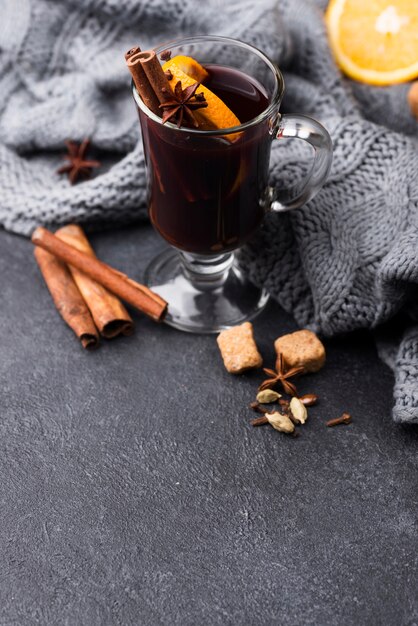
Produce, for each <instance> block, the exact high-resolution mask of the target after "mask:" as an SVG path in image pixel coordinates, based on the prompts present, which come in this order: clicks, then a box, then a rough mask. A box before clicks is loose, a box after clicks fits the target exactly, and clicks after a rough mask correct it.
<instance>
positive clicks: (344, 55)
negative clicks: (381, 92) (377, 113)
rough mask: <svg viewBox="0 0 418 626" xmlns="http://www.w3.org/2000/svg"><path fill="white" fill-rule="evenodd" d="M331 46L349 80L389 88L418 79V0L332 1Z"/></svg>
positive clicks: (328, 15) (328, 17)
mask: <svg viewBox="0 0 418 626" xmlns="http://www.w3.org/2000/svg"><path fill="white" fill-rule="evenodd" d="M326 23H327V27H328V34H329V40H330V45H331V48H332V51H333V53H334V56H335V58H336V61H337V63H338V64H339V65H340V67H341V68H342V70H343V71H344V72H345V73H346V74H347V75H348V76H350V77H351V78H354V79H356V80H359V81H362V82H365V83H371V84H373V85H390V84H393V83H400V82H404V81H408V80H411V79H413V78H415V77H416V76H418V2H417V0H370V2H365V1H364V0H330V3H329V5H328V9H327V12H326Z"/></svg>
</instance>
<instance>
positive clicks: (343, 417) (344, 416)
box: [326, 413, 351, 426]
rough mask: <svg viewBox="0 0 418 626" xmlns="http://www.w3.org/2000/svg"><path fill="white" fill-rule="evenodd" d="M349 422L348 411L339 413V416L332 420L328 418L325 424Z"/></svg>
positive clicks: (335, 424)
mask: <svg viewBox="0 0 418 626" xmlns="http://www.w3.org/2000/svg"><path fill="white" fill-rule="evenodd" d="M350 422H351V415H350V413H343V414H342V415H341V417H336V418H335V419H333V420H329V422H327V423H326V425H327V426H338V425H339V424H350Z"/></svg>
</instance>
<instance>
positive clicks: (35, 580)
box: [0, 227, 418, 626]
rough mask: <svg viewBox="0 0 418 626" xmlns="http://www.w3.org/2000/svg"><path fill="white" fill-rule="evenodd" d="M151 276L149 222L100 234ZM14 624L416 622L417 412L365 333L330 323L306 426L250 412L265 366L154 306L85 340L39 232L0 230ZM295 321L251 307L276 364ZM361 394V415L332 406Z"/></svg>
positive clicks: (6, 604) (119, 259)
mask: <svg viewBox="0 0 418 626" xmlns="http://www.w3.org/2000/svg"><path fill="white" fill-rule="evenodd" d="M92 242H93V244H94V246H95V248H96V251H97V253H98V254H99V256H100V257H101V258H103V259H104V260H106V261H107V262H109V263H111V264H113V265H115V266H117V267H118V268H120V269H121V270H124V271H127V272H128V273H129V274H130V275H131V276H133V277H134V278H139V279H140V278H141V273H142V270H143V268H144V266H145V264H146V262H147V261H148V260H149V259H150V258H151V256H152V255H153V254H154V253H155V252H156V251H157V250H158V249H160V248H161V247H162V245H163V244H162V243H161V242H160V241H159V240H157V238H156V235H154V234H153V232H152V231H151V228H150V227H141V228H137V229H135V228H131V229H129V230H124V231H119V232H116V233H110V232H108V233H102V234H101V235H96V236H94V237H92ZM0 294H1V315H0V355H1V358H0V399H1V419H0V429H1V432H0V465H1V476H0V498H1V505H0V516H1V520H0V543H1V557H0V558H1V571H0V622H1V624H2V625H3V624H22V625H25V624H38V623H39V624H54V625H58V624H71V625H72V624H74V625H75V624H77V625H78V624H81V625H84V624H85V625H89V626H90V625H93V626H94V625H96V624H152V625H153V624H167V625H168V624H170V625H171V624H182V625H183V624H184V625H188V624H190V625H192V624H193V625H194V624H242V625H244V624H245V625H247V624H284V625H292V626H293V625H294V626H300V625H302V624H314V625H321V626H326V625H328V624H330V625H334V624H338V625H343V624H347V625H351V624H352V625H356V626H358V625H359V624H368V625H369V624H370V625H374V624H390V625H392V624H393V625H408V626H412V625H415V624H417V623H418V600H417V593H416V590H417V585H418V576H417V570H418V566H417V547H418V539H417V511H418V495H417V466H418V457H417V454H416V447H417V440H418V429H417V428H416V427H401V426H396V425H395V424H393V423H392V421H391V419H390V408H391V402H392V398H391V391H392V385H393V379H392V374H391V373H390V371H389V370H388V369H386V367H385V366H384V365H383V364H382V363H381V362H380V361H379V360H378V359H377V357H376V355H375V350H374V347H373V344H372V341H371V339H370V338H369V336H368V335H366V334H359V335H356V336H354V337H348V338H346V339H341V340H334V341H329V342H328V343H327V346H328V363H327V366H326V368H325V369H324V370H323V371H322V372H320V373H319V374H317V375H315V376H314V377H310V378H305V379H304V380H303V382H302V383H301V385H300V389H301V390H302V391H304V392H308V391H316V392H317V393H318V394H319V395H320V397H321V403H320V405H318V407H315V408H314V409H312V410H311V417H310V420H309V422H308V424H307V425H306V427H305V428H304V429H303V431H302V436H301V437H300V438H299V439H297V440H293V439H290V438H286V437H284V436H281V435H280V434H279V433H276V432H275V431H273V430H271V429H268V428H267V427H265V428H258V429H253V428H252V427H251V426H250V425H249V419H250V417H251V415H250V411H249V410H247V409H246V404H247V402H248V401H250V400H252V399H253V396H254V391H255V389H256V386H257V382H258V380H259V375H258V374H250V375H245V376H241V377H235V378H234V377H231V376H230V375H228V374H227V373H226V372H225V371H224V369H223V366H222V364H221V361H220V357H219V354H218V349H217V346H216V342H215V339H214V337H208V336H191V335H187V334H182V333H180V332H178V331H174V330H172V329H170V328H168V327H165V326H157V325H155V324H153V323H152V322H150V321H148V320H146V319H144V318H142V317H140V316H139V315H138V316H137V317H136V319H137V332H136V334H135V336H133V337H130V338H124V339H120V340H115V341H114V342H111V343H105V344H103V345H102V347H101V348H100V350H98V351H96V352H94V353H85V352H83V351H82V350H81V348H80V347H79V345H78V344H77V341H76V339H75V338H74V336H73V335H72V333H71V331H70V330H68V329H67V327H66V326H65V325H64V324H63V322H62V321H61V320H60V318H59V317H58V314H57V313H56V311H55V309H54V307H53V305H52V303H51V300H50V298H49V296H48V294H47V292H46V289H45V286H44V284H43V282H42V280H41V278H40V275H39V273H38V270H37V267H36V266H35V263H34V261H33V256H32V246H31V244H30V243H29V242H28V241H27V240H24V239H20V238H18V237H16V236H13V235H10V234H6V233H4V232H0ZM293 329H294V323H293V321H292V320H291V319H290V318H289V317H287V316H286V315H285V314H284V313H283V312H282V311H281V310H280V309H279V307H278V306H276V305H270V306H269V308H268V309H267V310H266V311H265V312H264V313H263V314H262V316H260V317H259V318H258V320H257V321H256V323H255V332H256V337H257V340H258V342H259V345H260V347H261V350H262V352H263V354H264V355H265V357H266V364H267V365H268V364H272V363H273V348H272V344H273V340H274V339H275V337H276V336H277V335H279V334H281V333H283V332H286V331H289V330H293ZM344 410H348V411H350V412H351V413H352V414H353V416H354V422H353V424H352V425H351V426H349V427H347V428H345V427H340V428H335V429H327V428H325V426H324V421H325V420H326V419H329V418H331V417H335V416H337V415H339V414H340V413H341V412H342V411H344Z"/></svg>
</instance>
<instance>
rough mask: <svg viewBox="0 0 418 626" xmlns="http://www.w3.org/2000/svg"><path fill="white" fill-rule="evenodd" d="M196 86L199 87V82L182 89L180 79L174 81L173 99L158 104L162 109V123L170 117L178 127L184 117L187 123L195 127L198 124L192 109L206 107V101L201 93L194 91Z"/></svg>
mask: <svg viewBox="0 0 418 626" xmlns="http://www.w3.org/2000/svg"><path fill="white" fill-rule="evenodd" d="M198 87H200V83H194V85H190V86H189V87H186V89H182V86H181V81H180V80H179V81H178V82H177V83H176V86H175V87H174V97H173V99H172V100H168V101H167V102H164V104H160V108H161V109H163V124H165V123H166V122H168V121H169V120H171V119H176V121H177V127H178V128H180V126H181V125H182V123H183V118H186V120H187V121H188V122H189V124H191V125H192V126H194V127H195V128H197V127H198V126H199V122H198V121H197V119H196V117H195V115H194V114H193V111H195V110H196V109H202V108H205V107H207V106H208V103H207V102H206V101H205V96H204V94H203V93H198V94H197V93H196V89H198Z"/></svg>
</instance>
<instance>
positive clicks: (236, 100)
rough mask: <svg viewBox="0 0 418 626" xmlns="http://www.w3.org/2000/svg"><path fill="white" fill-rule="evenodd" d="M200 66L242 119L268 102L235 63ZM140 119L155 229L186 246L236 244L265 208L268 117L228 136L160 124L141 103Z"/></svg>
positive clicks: (209, 249) (214, 248)
mask: <svg viewBox="0 0 418 626" xmlns="http://www.w3.org/2000/svg"><path fill="white" fill-rule="evenodd" d="M205 67H206V69H207V70H208V72H209V75H210V76H209V79H208V80H207V81H206V82H205V85H206V86H207V87H208V88H209V89H210V90H211V91H213V92H214V93H215V94H216V95H218V96H219V97H220V98H221V99H222V100H223V101H224V103H225V104H226V105H227V106H228V107H229V108H230V109H231V110H232V111H233V112H234V113H235V114H236V115H237V116H238V118H239V119H240V121H241V123H242V124H244V123H245V122H248V121H250V120H252V119H254V118H255V117H257V116H258V115H260V113H262V112H263V111H264V110H265V109H266V108H267V106H268V104H269V100H268V97H267V94H266V92H265V91H264V89H263V87H262V86H261V85H260V84H259V83H258V82H257V81H256V80H255V79H253V78H251V77H250V76H247V75H246V74H244V73H243V72H241V71H239V70H236V69H231V68H227V67H223V66H219V65H206V66H205ZM140 120H141V126H142V135H143V141H144V144H145V154H146V158H147V167H148V168H149V176H148V185H149V189H148V198H149V214H150V218H151V222H152V223H153V225H154V226H155V228H156V229H157V230H158V232H159V233H160V234H161V235H162V236H163V237H164V239H166V240H167V241H168V242H169V243H170V244H172V245H173V246H175V247H176V248H179V249H181V250H184V251H186V252H193V253H197V254H204V255H208V254H219V253H222V252H226V251H230V250H234V249H236V248H238V247H240V246H241V245H242V244H243V243H244V242H245V241H246V240H247V239H248V238H249V237H250V236H251V235H252V234H253V232H254V231H255V230H256V229H257V227H258V226H259V224H260V222H261V220H262V218H263V215H264V204H263V198H264V196H265V190H266V187H267V178H268V165H269V157H270V146H271V135H270V134H269V126H268V120H265V121H263V122H262V123H258V124H255V125H254V126H250V127H249V128H247V129H245V130H244V131H241V133H239V134H236V135H233V136H229V138H228V136H222V135H221V134H219V135H217V136H211V135H208V134H207V133H204V132H202V133H193V132H190V133H189V132H187V129H184V128H182V129H181V130H177V129H174V128H173V127H169V126H163V125H162V124H160V123H158V122H155V121H154V120H152V119H151V118H150V117H148V116H147V115H146V114H145V113H144V112H143V111H141V110H140ZM219 133H221V131H219ZM231 138H232V140H231Z"/></svg>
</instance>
